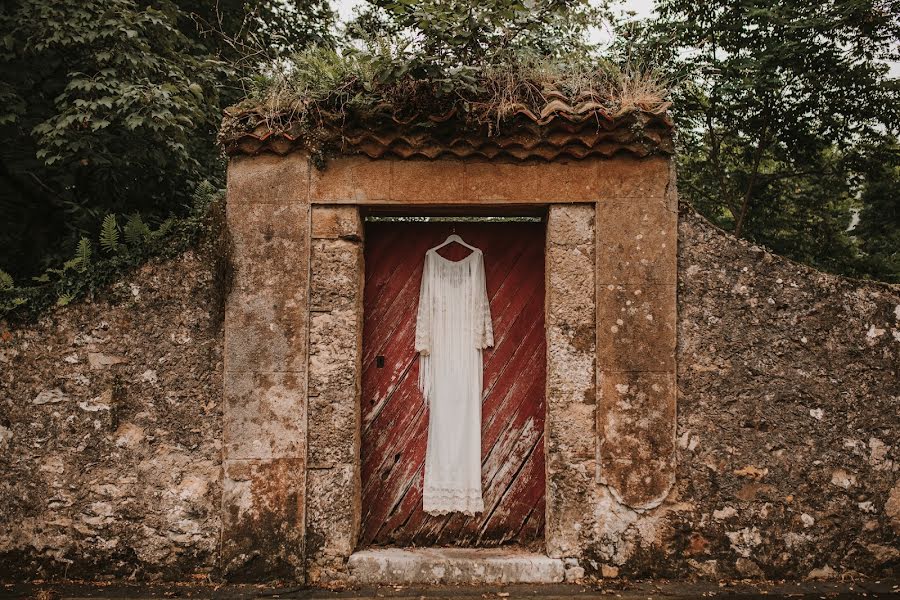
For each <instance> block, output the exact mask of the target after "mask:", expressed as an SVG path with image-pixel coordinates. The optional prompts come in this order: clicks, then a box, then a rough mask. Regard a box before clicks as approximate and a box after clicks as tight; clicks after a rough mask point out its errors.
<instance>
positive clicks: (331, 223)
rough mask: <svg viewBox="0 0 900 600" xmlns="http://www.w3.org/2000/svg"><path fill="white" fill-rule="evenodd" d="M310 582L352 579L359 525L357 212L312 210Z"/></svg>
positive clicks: (360, 315)
mask: <svg viewBox="0 0 900 600" xmlns="http://www.w3.org/2000/svg"><path fill="white" fill-rule="evenodd" d="M312 236H313V245H312V255H311V257H310V272H311V296H310V311H311V316H310V334H309V335H310V350H309V438H308V448H309V473H308V476H307V492H306V493H307V498H308V507H309V515H308V518H307V524H306V547H307V557H306V558H307V569H306V570H307V577H308V580H309V582H310V583H313V584H332V583H337V582H340V581H342V580H344V579H346V569H345V565H346V558H347V557H348V556H350V554H351V553H352V552H353V550H354V549H355V547H356V538H357V534H358V531H359V522H360V510H361V507H360V497H359V496H360V480H359V477H360V474H359V470H360V467H359V444H360V423H359V419H360V408H359V395H360V376H361V367H360V361H361V360H362V325H363V310H362V306H363V296H362V292H363V279H364V274H365V270H364V268H363V223H362V220H361V219H360V216H359V211H358V210H357V209H356V207H352V206H343V207H337V206H315V207H313V209H312Z"/></svg>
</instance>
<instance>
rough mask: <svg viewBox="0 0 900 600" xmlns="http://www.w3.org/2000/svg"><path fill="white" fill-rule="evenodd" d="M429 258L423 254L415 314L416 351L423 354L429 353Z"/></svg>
mask: <svg viewBox="0 0 900 600" xmlns="http://www.w3.org/2000/svg"><path fill="white" fill-rule="evenodd" d="M430 263H431V260H430V258H429V256H428V254H427V253H426V254H425V266H424V267H423V268H422V284H421V285H420V286H419V309H418V313H417V314H416V352H418V353H419V354H421V355H423V356H428V354H430V353H431V267H430Z"/></svg>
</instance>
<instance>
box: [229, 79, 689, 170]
mask: <svg viewBox="0 0 900 600" xmlns="http://www.w3.org/2000/svg"><path fill="white" fill-rule="evenodd" d="M547 98H548V100H549V101H548V102H547V104H546V105H544V107H543V108H542V109H541V111H540V114H535V113H534V112H533V111H532V110H530V109H528V108H527V107H525V106H521V107H519V108H517V109H516V110H514V112H513V113H512V116H511V117H509V118H508V119H506V120H504V121H503V122H502V123H501V124H500V125H499V126H497V125H495V124H481V125H478V126H475V127H472V126H469V125H467V123H466V122H465V121H464V120H463V119H461V118H459V116H458V114H457V111H456V110H455V109H454V110H450V111H448V112H447V113H444V114H439V115H434V114H430V115H422V114H411V115H396V114H393V113H391V112H390V107H383V109H381V108H380V107H377V108H376V110H375V111H374V112H373V113H370V114H369V115H367V117H366V118H365V119H354V120H345V119H343V118H342V117H339V116H338V115H327V114H325V115H321V114H320V119H321V123H322V126H321V127H320V128H319V129H317V130H316V131H315V133H314V138H315V139H314V140H313V141H312V142H313V143H311V141H310V132H309V131H308V130H304V129H303V128H302V127H301V126H300V125H298V124H297V123H291V122H289V120H288V122H287V123H279V122H278V121H277V120H276V121H275V122H273V121H271V120H266V119H264V118H263V117H262V116H261V115H260V114H259V113H258V112H255V111H253V110H249V111H234V110H232V111H231V112H230V113H229V115H228V118H227V119H226V126H225V127H223V133H222V134H221V140H222V143H223V145H224V146H225V150H226V152H227V153H228V154H229V155H238V154H251V155H252V154H259V153H263V152H273V153H275V154H281V155H283V154H287V153H289V152H291V151H294V150H297V149H301V148H306V149H309V148H311V147H313V146H314V145H317V146H319V147H327V148H329V149H330V150H332V151H335V152H338V153H344V154H363V155H366V156H369V157H371V158H383V157H391V158H401V159H408V158H428V159H435V158H443V157H449V158H458V159H468V158H480V159H497V158H505V159H512V160H526V159H543V160H548V161H550V160H555V159H558V158H574V159H581V158H586V157H589V156H602V157H608V156H612V155H613V154H616V153H619V152H625V153H630V154H632V155H635V156H647V155H650V154H671V153H673V151H674V144H673V133H674V125H673V123H672V120H671V118H670V116H669V114H668V112H667V109H668V104H665V105H663V106H660V107H658V108H657V109H655V110H643V109H639V108H636V109H632V110H628V111H620V113H618V114H608V113H607V112H606V109H605V108H604V106H602V105H601V104H600V103H598V102H594V101H592V100H590V99H587V100H582V101H579V102H577V103H575V104H572V103H570V102H569V101H567V100H566V99H565V97H564V96H562V94H559V93H552V94H547ZM514 108H515V107H514ZM286 120H287V119H286Z"/></svg>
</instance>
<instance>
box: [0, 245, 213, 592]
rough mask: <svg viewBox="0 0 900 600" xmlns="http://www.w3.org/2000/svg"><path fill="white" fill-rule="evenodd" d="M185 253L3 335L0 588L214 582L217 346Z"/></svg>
mask: <svg viewBox="0 0 900 600" xmlns="http://www.w3.org/2000/svg"><path fill="white" fill-rule="evenodd" d="M212 292H213V276H212V271H211V269H210V268H209V266H208V265H205V264H203V263H202V262H201V261H200V260H198V259H197V257H196V256H195V255H194V254H193V253H188V254H185V255H184V256H183V257H181V258H180V259H177V260H172V261H168V262H165V263H161V264H156V263H154V264H149V265H147V266H145V267H143V268H142V269H141V270H140V271H138V272H136V273H134V274H133V275H132V276H130V277H128V278H126V279H125V280H124V281H122V282H121V283H119V284H117V285H115V286H114V287H113V288H112V289H111V290H110V292H109V294H108V296H109V298H107V299H106V300H104V301H99V302H96V303H80V304H76V305H73V306H69V307H65V308H59V309H56V310H54V311H53V312H51V313H50V314H48V315H47V316H46V317H44V318H43V319H41V321H40V322H39V323H37V324H35V325H33V326H28V327H17V328H13V329H12V330H10V329H7V328H6V327H5V326H4V325H3V324H2V323H0V577H2V578H10V577H13V576H32V577H47V576H58V575H63V574H65V575H68V576H69V577H73V578H91V577H94V576H98V575H111V576H112V575H115V576H121V577H128V576H134V577H150V576H157V575H161V576H165V577H169V578H178V579H187V578H194V577H198V576H199V577H204V578H205V577H206V576H211V577H217V574H218V569H217V565H218V561H219V541H220V539H219V532H220V513H219V503H220V499H221V495H222V492H221V486H220V470H221V458H220V453H221V445H222V416H221V410H222V337H221V330H220V324H221V319H219V318H217V317H216V313H217V309H216V306H215V302H214V301H213V293H212Z"/></svg>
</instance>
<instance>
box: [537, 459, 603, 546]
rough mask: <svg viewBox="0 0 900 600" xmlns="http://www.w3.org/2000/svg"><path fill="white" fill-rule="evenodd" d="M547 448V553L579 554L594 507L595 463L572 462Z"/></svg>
mask: <svg viewBox="0 0 900 600" xmlns="http://www.w3.org/2000/svg"><path fill="white" fill-rule="evenodd" d="M547 450H548V453H547V520H546V523H545V525H544V538H545V540H546V543H547V554H548V555H549V556H552V557H555V558H562V557H580V556H581V554H582V552H583V550H584V544H583V541H582V540H583V537H582V536H583V532H587V531H588V530H589V528H590V520H591V518H592V516H593V514H594V510H595V501H594V500H595V499H594V489H595V488H596V470H597V468H596V464H595V461H594V459H590V460H586V461H583V462H572V461H570V460H569V459H568V457H567V456H565V454H564V453H563V452H559V451H557V450H555V449H551V448H549V447H548V449H547Z"/></svg>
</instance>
